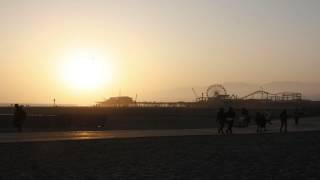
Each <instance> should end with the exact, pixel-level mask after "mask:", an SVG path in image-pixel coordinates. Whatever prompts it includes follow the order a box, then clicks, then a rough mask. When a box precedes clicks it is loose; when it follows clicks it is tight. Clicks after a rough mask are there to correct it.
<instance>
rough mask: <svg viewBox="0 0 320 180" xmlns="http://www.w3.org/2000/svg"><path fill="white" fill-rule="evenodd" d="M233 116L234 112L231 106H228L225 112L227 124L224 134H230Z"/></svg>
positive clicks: (234, 115)
mask: <svg viewBox="0 0 320 180" xmlns="http://www.w3.org/2000/svg"><path fill="white" fill-rule="evenodd" d="M235 117H236V113H235V112H234V110H233V108H232V107H230V108H229V110H228V112H227V114H226V120H227V124H228V128H227V130H226V134H232V128H233V122H234V119H235Z"/></svg>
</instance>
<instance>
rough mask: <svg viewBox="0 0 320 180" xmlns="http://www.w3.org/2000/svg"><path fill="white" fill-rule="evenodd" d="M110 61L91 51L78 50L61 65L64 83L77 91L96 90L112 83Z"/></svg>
mask: <svg viewBox="0 0 320 180" xmlns="http://www.w3.org/2000/svg"><path fill="white" fill-rule="evenodd" d="M108 61H110V59H107V58H106V57H104V56H102V55H101V54H99V53H97V52H93V51H89V50H84V49H78V50H75V51H73V52H72V53H70V54H69V55H67V56H66V57H65V58H64V60H63V62H62V63H61V68H60V75H61V78H62V79H63V81H64V82H65V83H66V84H67V85H68V86H69V87H71V88H73V89H77V90H96V89H98V88H101V87H102V86H103V85H105V84H106V83H109V82H110V81H111V74H112V73H111V66H110V64H109V63H110V62H108Z"/></svg>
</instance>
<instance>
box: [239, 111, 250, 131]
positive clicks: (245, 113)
mask: <svg viewBox="0 0 320 180" xmlns="http://www.w3.org/2000/svg"><path fill="white" fill-rule="evenodd" d="M241 117H242V120H243V123H244V126H245V127H248V126H249V123H250V116H249V111H248V109H246V108H242V109H241Z"/></svg>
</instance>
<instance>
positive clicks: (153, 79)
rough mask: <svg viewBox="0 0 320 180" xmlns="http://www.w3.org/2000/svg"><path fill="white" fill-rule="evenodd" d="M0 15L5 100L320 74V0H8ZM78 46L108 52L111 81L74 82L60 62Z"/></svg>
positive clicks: (78, 98)
mask: <svg viewBox="0 0 320 180" xmlns="http://www.w3.org/2000/svg"><path fill="white" fill-rule="evenodd" d="M0 24H1V26H0V27H1V28H0V63H1V65H0V83H1V89H0V92H1V93H0V102H30V103H39V102H42V103H50V101H51V100H52V99H53V98H54V97H55V98H56V99H57V101H58V102H59V103H74V104H89V103H92V102H94V101H98V100H100V99H103V98H104V97H108V96H112V95H113V96H114V95H118V92H119V89H121V92H122V95H130V96H135V94H136V93H138V94H139V97H140V98H141V99H142V100H143V99H144V94H149V95H148V97H151V96H150V93H152V92H153V91H157V90H161V89H170V88H177V87H185V86H196V85H200V86H203V85H209V84H213V83H221V82H230V81H232V82H234V81H237V82H238V81H240V82H253V83H265V82H270V81H308V82H319V80H318V78H319V75H320V73H319V70H318V69H319V67H320V49H319V48H320V1H318V0H305V1H303V0H113V1H112V0H110V1H108V0H0ZM75 49H90V52H91V51H92V50H93V51H95V52H99V53H97V54H98V55H99V56H100V55H101V56H103V57H105V59H104V60H105V61H106V62H107V64H108V68H106V69H109V70H111V71H112V73H111V74H112V78H111V81H109V82H108V83H105V84H104V85H103V86H101V87H99V88H98V89H95V90H92V91H88V90H86V91H83V90H80V89H79V90H77V89H72V88H70V87H68V86H66V84H65V83H63V82H62V80H61V74H59V72H60V71H58V70H57V69H59V66H60V65H61V64H63V61H65V57H66V56H67V54H70V53H71V52H74V50H75ZM84 51H86V50H84ZM93 56H95V55H93ZM145 97H147V96H145ZM153 98H154V100H157V98H156V97H153Z"/></svg>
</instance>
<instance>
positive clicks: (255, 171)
mask: <svg viewBox="0 0 320 180" xmlns="http://www.w3.org/2000/svg"><path fill="white" fill-rule="evenodd" d="M319 142H320V132H295V133H288V134H278V133H274V134H264V135H254V134H251V135H249V134H247V135H245V134H243V135H233V136H182V137H153V138H131V139H107V140H81V141H57V142H25V143H3V144H0V159H1V166H0V179H3V180H6V179H66V180H67V179H68V180H70V179H85V180H94V179H97V180H99V179H142V178H144V179H257V178H258V179H319V178H320V172H319V169H320V153H319V152H320V144H319Z"/></svg>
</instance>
